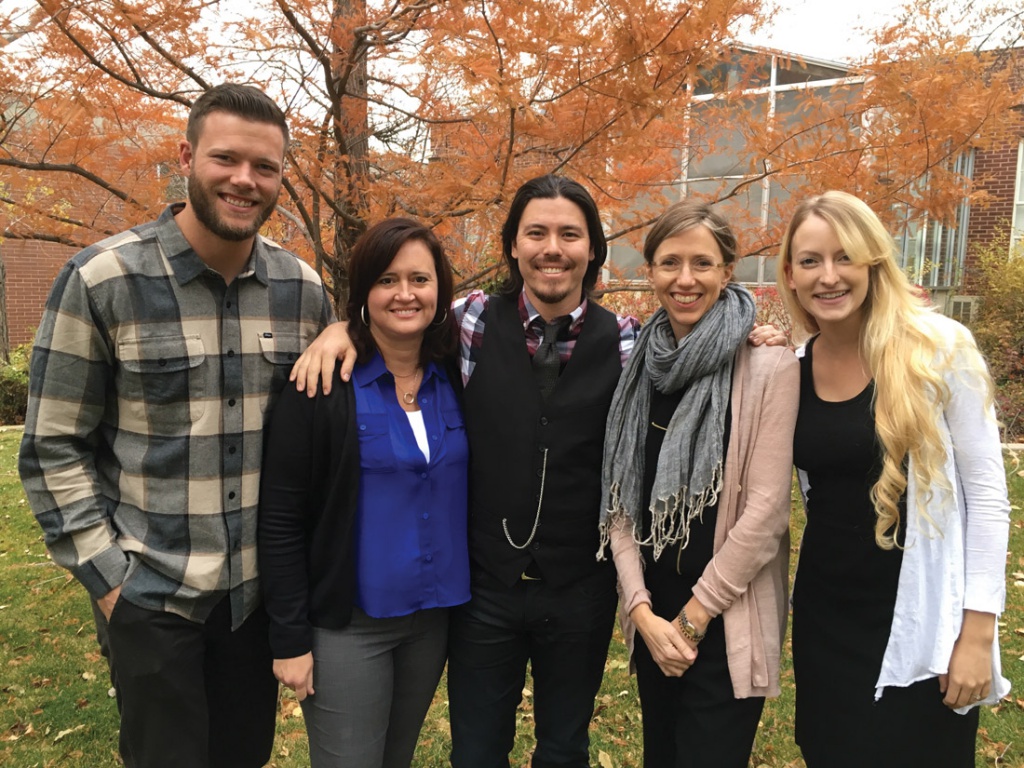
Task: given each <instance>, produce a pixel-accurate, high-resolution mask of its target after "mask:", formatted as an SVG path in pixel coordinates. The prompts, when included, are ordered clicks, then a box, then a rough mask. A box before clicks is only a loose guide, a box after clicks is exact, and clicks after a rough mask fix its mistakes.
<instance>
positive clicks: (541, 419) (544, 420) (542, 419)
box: [540, 416, 548, 427]
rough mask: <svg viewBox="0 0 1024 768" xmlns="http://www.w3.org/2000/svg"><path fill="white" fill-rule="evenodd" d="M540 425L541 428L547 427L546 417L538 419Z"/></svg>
mask: <svg viewBox="0 0 1024 768" xmlns="http://www.w3.org/2000/svg"><path fill="white" fill-rule="evenodd" d="M540 425H541V426H542V427H546V426H547V425H548V417H547V416H541V417H540Z"/></svg>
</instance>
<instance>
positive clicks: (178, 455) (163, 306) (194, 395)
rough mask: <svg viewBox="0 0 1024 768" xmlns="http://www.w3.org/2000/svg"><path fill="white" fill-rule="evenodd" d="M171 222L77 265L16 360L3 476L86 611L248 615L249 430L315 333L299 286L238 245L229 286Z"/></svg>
mask: <svg viewBox="0 0 1024 768" xmlns="http://www.w3.org/2000/svg"><path fill="white" fill-rule="evenodd" d="M178 210H180V205H179V206H172V207H171V208H168V209H167V210H166V211H164V213H163V215H161V216H160V218H159V219H158V220H157V221H155V222H152V223H149V224H145V225H142V226H139V227H136V228H134V229H132V230H129V231H127V232H123V233H121V234H119V235H116V236H114V237H112V238H109V239H107V240H104V241H103V242H100V243H98V244H96V245H94V246H92V247H90V248H87V249H85V250H83V251H81V252H80V253H78V254H77V255H76V256H75V257H74V258H72V259H71V260H70V261H69V262H68V263H67V264H66V265H65V266H64V268H63V269H62V271H61V272H60V274H59V275H58V277H57V279H56V281H55V283H54V286H53V289H52V290H51V292H50V296H49V298H48V299H47V302H46V309H45V312H44V314H43V319H42V322H41V324H40V326H39V332H38V334H37V336H36V342H35V348H34V349H33V353H32V363H31V376H30V393H29V407H28V414H27V417H26V421H25V436H24V439H23V441H22V446H21V458H20V465H19V469H20V471H21V477H22V482H23V484H24V486H25V491H26V494H27V495H28V499H29V503H30V504H31V506H32V509H33V511H34V512H35V515H36V518H37V519H38V521H39V524H40V525H41V526H42V528H43V531H44V534H45V540H46V545H47V547H48V548H49V550H50V553H51V555H52V557H53V559H54V561H55V562H56V563H57V564H59V565H61V566H63V567H65V568H68V569H70V570H71V572H72V573H73V574H74V575H75V577H76V578H77V579H78V580H79V581H81V582H82V584H83V585H84V586H85V587H86V589H87V590H88V591H89V592H90V593H91V594H92V595H93V596H94V597H102V596H103V595H105V594H106V593H107V592H109V591H110V590H111V589H113V588H115V587H117V586H119V585H120V586H121V594H122V595H123V596H124V597H125V598H127V599H128V600H129V601H130V602H132V603H134V604H136V605H138V606H141V607H143V608H148V609H151V610H160V611H168V612H171V613H175V614H178V615H181V616H184V617H185V618H187V619H190V620H193V621H199V622H201V621H204V620H205V619H206V617H207V616H208V615H209V613H210V611H211V610H212V609H213V607H214V606H215V605H216V604H217V603H218V602H219V601H220V600H221V599H223V598H224V596H226V595H229V596H230V599H231V616H232V624H233V626H234V627H238V626H239V625H240V624H241V623H242V621H243V620H244V619H245V617H246V616H248V615H249V613H250V612H251V611H252V610H253V609H254V608H255V607H256V606H257V605H258V604H259V599H260V598H259V584H258V580H257V567H256V509H257V504H258V497H259V477H260V464H261V461H262V456H263V428H264V425H265V423H266V422H267V420H268V414H269V412H270V409H271V407H272V405H273V401H274V398H275V396H276V394H277V393H278V392H279V391H280V390H281V388H282V387H283V386H284V385H285V383H286V382H287V377H288V372H289V370H290V368H291V365H292V363H293V362H294V360H295V358H296V357H297V356H298V354H299V353H300V352H301V351H302V349H303V348H305V346H306V345H307V344H308V343H309V342H310V341H311V340H312V339H313V338H315V337H316V335H317V333H318V332H319V331H320V330H322V329H323V328H324V327H325V326H326V325H327V323H328V322H330V321H331V320H332V319H333V312H332V310H331V304H330V301H329V300H328V297H327V294H326V292H325V291H324V288H323V286H322V284H321V282H320V279H319V278H318V277H317V275H316V273H315V272H314V271H313V270H312V269H311V268H310V267H309V266H308V265H307V264H305V263H303V262H302V261H300V260H299V259H298V258H296V257H295V256H294V255H292V254H291V253H289V252H287V251H285V250H283V249H281V248H280V247H278V246H277V245H275V244H274V243H272V242H270V241H267V240H264V239H262V238H260V237H257V238H256V241H255V245H254V247H253V252H252V256H251V258H250V260H249V263H248V264H247V265H246V267H245V269H244V270H243V271H242V273H241V274H239V275H238V277H237V278H236V279H235V280H233V281H232V282H231V283H230V284H225V281H224V279H223V278H222V277H221V276H220V275H219V274H217V273H216V272H215V271H213V270H212V269H210V268H209V267H207V266H206V264H205V263H204V262H203V261H202V260H201V259H200V258H199V256H198V255H197V254H196V253H195V252H194V251H193V250H192V248H191V247H190V246H189V244H188V242H187V241H186V240H185V237H184V235H183V234H182V233H181V230H180V229H179V228H178V225H177V224H176V223H175V220H174V213H175V212H177V211H178Z"/></svg>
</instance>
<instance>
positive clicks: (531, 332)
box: [453, 291, 640, 386]
mask: <svg viewBox="0 0 1024 768" xmlns="http://www.w3.org/2000/svg"><path fill="white" fill-rule="evenodd" d="M489 299H490V297H489V296H488V295H487V294H486V293H484V292H483V291H472V292H470V293H469V294H468V295H466V296H465V297H463V298H461V299H459V300H457V301H456V302H455V304H454V305H453V309H454V311H455V324H456V325H457V326H458V329H459V367H460V369H461V371H462V384H463V386H465V385H466V384H468V383H469V377H470V376H472V375H473V369H474V368H475V367H476V359H477V357H478V355H479V352H480V348H481V347H482V346H483V343H484V325H485V323H486V317H487V302H488V300H489ZM588 301H589V300H588V299H583V301H582V302H581V303H580V305H579V306H578V307H576V309H574V310H573V311H572V312H570V313H569V316H570V317H571V318H572V320H571V321H570V322H569V330H568V333H567V334H566V336H565V338H563V339H559V340H558V341H557V342H555V346H556V347H557V348H558V355H559V357H560V358H561V360H562V365H565V363H567V362H568V361H569V358H570V357H571V356H572V350H573V348H574V347H575V346H576V340H577V339H578V338H579V336H580V332H581V331H582V330H583V323H584V322H585V320H586V318H587V306H588ZM519 316H520V318H521V319H522V321H523V333H524V334H525V335H526V351H527V353H528V354H529V355H530V357H531V358H532V357H533V354H534V353H535V352H536V351H537V347H539V346H540V343H541V341H542V340H543V339H544V323H545V321H544V318H543V317H541V315H540V313H539V312H538V311H537V310H536V308H534V306H533V304H531V303H530V300H529V298H527V296H526V292H525V291H520V293H519ZM615 319H616V321H617V322H618V324H619V361H620V362H621V363H622V365H625V364H626V361H627V360H628V359H629V355H630V354H631V353H632V351H633V344H634V343H635V342H636V337H637V336H639V335H640V322H639V321H638V320H637V319H636V318H635V317H629V316H626V317H622V316H620V315H616V316H615Z"/></svg>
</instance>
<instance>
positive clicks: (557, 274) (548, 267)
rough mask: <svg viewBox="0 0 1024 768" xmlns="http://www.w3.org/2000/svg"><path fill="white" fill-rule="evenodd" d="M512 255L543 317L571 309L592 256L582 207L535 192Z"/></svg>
mask: <svg viewBox="0 0 1024 768" xmlns="http://www.w3.org/2000/svg"><path fill="white" fill-rule="evenodd" d="M512 258H514V259H516V261H517V263H518V264H519V272H520V273H521V274H522V276H523V285H524V288H525V290H526V295H527V296H528V297H529V298H530V302H531V303H532V304H533V306H534V307H535V308H536V309H537V311H538V312H540V314H541V315H542V316H543V317H544V319H546V320H551V319H553V318H555V317H559V316H561V315H567V314H569V313H570V312H572V311H573V310H574V309H576V307H578V306H579V304H580V301H581V300H582V299H583V278H584V276H585V275H586V273H587V266H588V265H589V264H590V261H591V260H592V259H593V258H594V250H593V248H591V245H590V236H589V235H588V233H587V220H586V217H585V216H584V215H583V211H582V210H580V208H579V206H577V205H576V203H574V202H572V201H571V200H567V199H566V198H564V197H554V198H544V197H537V198H534V199H533V200H531V201H530V202H529V203H527V205H526V207H525V208H524V209H523V215H522V217H521V218H520V219H519V228H518V230H517V231H516V237H515V241H514V242H513V243H512Z"/></svg>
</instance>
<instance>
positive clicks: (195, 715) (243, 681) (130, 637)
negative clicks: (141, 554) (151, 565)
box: [108, 597, 277, 768]
mask: <svg viewBox="0 0 1024 768" xmlns="http://www.w3.org/2000/svg"><path fill="white" fill-rule="evenodd" d="M108 633H109V638H110V655H111V662H112V664H113V667H114V672H115V674H116V678H117V690H118V697H119V699H120V703H121V743H120V748H121V757H122V758H124V762H125V765H126V766H127V767H128V768H182V766H189V768H260V766H263V765H265V764H266V763H267V761H268V760H269V759H270V753H271V750H272V748H273V745H274V725H275V719H274V718H275V714H276V712H277V680H276V679H275V678H274V673H273V658H272V655H271V652H270V644H269V640H268V621H267V616H266V613H265V612H264V611H263V609H262V608H260V609H258V610H257V611H256V612H255V613H254V614H253V615H251V616H250V617H249V618H248V619H246V621H245V623H244V624H242V626H241V627H239V628H238V630H237V631H236V632H232V631H231V611H230V607H229V604H228V600H227V599H226V598H225V599H224V600H222V601H221V602H220V603H219V604H218V605H217V607H216V608H215V609H214V611H213V613H212V614H211V615H210V617H209V619H208V620H207V621H206V623H205V624H197V623H195V622H192V621H188V620H187V619H184V618H182V617H181V616H176V615H174V614H171V613H164V612H162V611H150V610H146V609H144V608H140V607H138V606H137V605H134V604H132V603H130V602H128V601H127V600H125V599H124V598H123V597H122V598H121V599H120V600H118V601H117V605H115V606H114V612H113V613H112V614H111V616H110V622H109V626H108Z"/></svg>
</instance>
